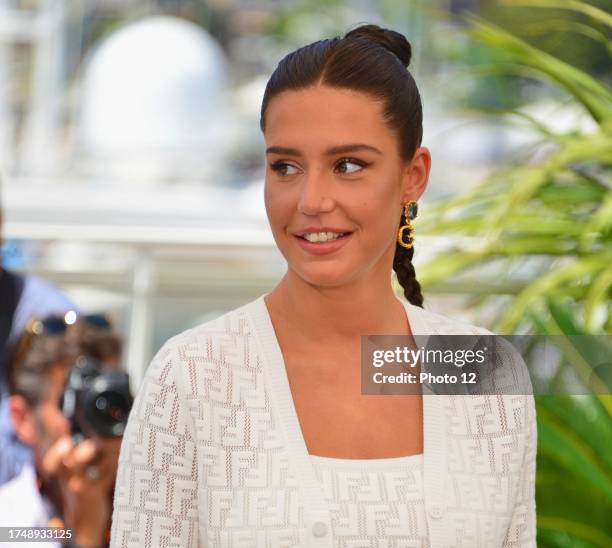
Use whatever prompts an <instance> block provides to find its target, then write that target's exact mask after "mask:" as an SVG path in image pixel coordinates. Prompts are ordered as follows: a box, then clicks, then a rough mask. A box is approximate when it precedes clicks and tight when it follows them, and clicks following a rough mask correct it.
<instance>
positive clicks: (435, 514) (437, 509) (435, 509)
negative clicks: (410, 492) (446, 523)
mask: <svg viewBox="0 0 612 548" xmlns="http://www.w3.org/2000/svg"><path fill="white" fill-rule="evenodd" d="M443 513H444V512H443V511H442V507H441V506H440V505H438V504H435V505H434V506H432V507H431V508H430V509H429V515H430V516H431V517H432V518H434V519H438V518H441V517H442V514H443Z"/></svg>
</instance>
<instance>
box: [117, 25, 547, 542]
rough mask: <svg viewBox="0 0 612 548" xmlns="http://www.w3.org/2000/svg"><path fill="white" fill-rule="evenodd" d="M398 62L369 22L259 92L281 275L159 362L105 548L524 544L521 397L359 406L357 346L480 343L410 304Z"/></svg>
mask: <svg viewBox="0 0 612 548" xmlns="http://www.w3.org/2000/svg"><path fill="white" fill-rule="evenodd" d="M410 55H411V48H410V44H409V43H408V41H407V40H406V39H405V37H403V36H402V35H401V34H399V33H397V32H394V31H391V30H387V29H382V28H379V27H377V26H375V25H365V26H361V27H358V28H356V29H353V30H351V31H350V32H348V33H347V34H346V35H345V36H344V37H343V38H334V39H332V40H322V41H319V42H315V43H313V44H310V45H308V46H306V47H303V48H300V49H298V50H297V51H295V52H293V53H291V54H289V55H288V56H287V57H285V58H284V59H283V60H282V61H281V62H280V64H279V65H278V67H277V69H276V70H275V72H274V74H273V75H272V77H271V78H270V81H269V82H268V86H267V88H266V91H265V95H264V98H263V104H262V110H261V129H262V131H263V133H264V136H265V141H266V157H267V170H266V180H265V204H266V210H267V214H268V218H269V221H270V226H271V229H272V232H273V235H274V238H275V241H276V244H277V245H278V248H279V249H280V251H281V252H282V254H283V255H284V257H285V258H286V260H287V263H288V270H287V273H286V274H285V276H284V277H283V278H282V280H281V281H280V282H279V284H278V285H277V286H276V287H275V288H274V289H273V290H272V291H271V292H270V293H268V294H266V295H263V296H261V297H259V298H258V299H256V300H255V301H252V302H250V303H248V304H246V305H244V306H242V307H240V308H238V309H235V310H232V311H230V312H228V313H226V314H225V315H223V316H222V317H220V318H218V319H216V320H213V321H211V322H208V323H206V324H204V325H201V326H199V327H196V328H194V329H191V330H189V331H187V332H184V333H182V334H180V335H178V336H177V337H174V338H173V339H171V340H170V341H168V342H167V343H166V344H165V345H164V347H163V348H162V349H161V350H160V351H159V353H158V354H157V356H156V357H155V358H154V360H153V362H152V364H151V366H150V368H149V369H148V371H147V374H146V376H145V380H144V383H143V386H142V387H141V389H140V391H139V394H138V396H137V398H136V402H135V405H134V407H133V410H132V415H131V416H130V419H129V423H128V427H127V430H126V432H125V435H124V442H123V445H122V450H121V457H120V461H119V476H118V480H117V487H116V492H115V493H116V496H115V507H114V516H113V529H112V533H111V534H112V541H111V544H112V546H113V547H120V546H166V545H167V546H227V547H238V546H249V547H251V546H254V547H259V546H262V547H267V546H329V547H331V546H419V547H434V548H435V547H440V548H448V547H450V546H464V547H470V548H474V547H487V548H491V547H494V546H505V547H510V546H535V503H534V473H535V443H536V433H535V419H534V408H533V397H532V396H520V395H519V396H473V395H472V396H456V397H455V396H446V397H445V396H436V395H426V396H425V397H423V396H422V395H421V394H413V395H402V396H396V397H384V396H381V397H371V396H367V395H363V394H361V389H360V382H361V362H360V353H361V347H360V344H361V336H362V335H404V336H412V335H432V334H443V335H444V334H482V333H488V332H487V331H486V330H483V329H482V328H478V327H475V326H470V325H465V324H462V323H459V322H457V321H454V320H451V319H449V318H446V317H444V316H441V315H438V314H434V313H432V312H429V311H426V310H425V309H424V308H422V303H423V297H422V295H421V291H420V287H419V284H418V282H417V280H416V278H415V272H414V268H413V266H412V263H411V259H412V254H413V248H412V247H411V244H412V232H411V224H410V220H411V219H406V216H408V217H409V218H412V217H414V215H415V212H416V211H415V207H414V202H416V201H417V200H418V199H419V197H420V196H421V195H422V193H423V191H424V189H425V186H426V183H427V178H428V176H429V170H430V163H431V159H430V154H429V151H428V150H427V149H426V148H425V147H421V146H420V144H421V136H422V127H421V123H422V109H421V102H420V98H419V93H418V90H417V88H416V85H415V82H414V80H413V78H412V76H411V75H410V73H409V72H408V71H407V70H406V67H407V66H408V64H409V62H410ZM391 267H393V269H394V270H395V272H396V274H397V277H398V280H399V282H400V284H401V285H402V287H403V289H404V296H405V297H406V299H407V301H406V302H403V301H400V300H398V299H397V298H396V297H395V295H394V293H393V291H392V286H391V277H390V274H391ZM517 363H518V362H517ZM519 366H520V364H519Z"/></svg>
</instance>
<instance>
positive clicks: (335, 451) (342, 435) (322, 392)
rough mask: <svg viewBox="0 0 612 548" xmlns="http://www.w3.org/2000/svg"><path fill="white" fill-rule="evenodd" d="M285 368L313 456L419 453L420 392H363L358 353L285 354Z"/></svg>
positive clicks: (375, 456) (368, 456)
mask: <svg viewBox="0 0 612 548" xmlns="http://www.w3.org/2000/svg"><path fill="white" fill-rule="evenodd" d="M285 367H286V371H287V377H288V380H289V385H290V388H291V395H292V398H293V404H294V406H295V410H296V414H297V416H298V420H299V423H300V427H301V430H302V435H303V437H304V441H305V443H306V447H307V448H308V452H309V453H310V454H312V455H319V456H325V457H335V458H344V459H379V458H391V457H401V456H406V455H414V454H417V453H422V452H423V403H422V396H421V395H363V394H362V393H361V364H360V356H359V355H357V356H355V355H352V356H349V355H346V353H343V352H340V353H338V354H327V355H326V356H325V358H324V359H321V357H319V358H318V359H317V357H315V356H312V355H311V356H308V355H306V354H296V353H293V352H289V353H287V355H286V357H285Z"/></svg>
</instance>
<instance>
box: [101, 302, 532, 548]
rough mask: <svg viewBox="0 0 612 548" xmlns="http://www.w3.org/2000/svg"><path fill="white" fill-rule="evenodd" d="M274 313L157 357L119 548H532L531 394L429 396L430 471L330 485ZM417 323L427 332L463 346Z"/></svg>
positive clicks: (134, 415) (348, 478)
mask: <svg viewBox="0 0 612 548" xmlns="http://www.w3.org/2000/svg"><path fill="white" fill-rule="evenodd" d="M415 308H416V307H415ZM264 310H265V304H264V301H263V297H260V298H259V299H258V300H256V301H253V302H251V303H248V304H247V305H244V306H242V307H240V308H237V309H235V310H232V311H230V312H228V313H226V314H224V315H222V316H221V317H219V318H217V319H215V320H213V321H210V322H207V323H206V324H203V325H201V326H199V327H196V328H194V329H191V330H188V331H185V332H184V333H182V334H180V335H178V336H176V337H174V338H172V339H170V340H169V341H168V342H167V343H166V344H165V345H164V346H163V347H162V349H161V350H160V351H159V352H158V353H157V355H156V356H155V358H154V359H153V361H152V363H151V365H150V367H149V368H148V370H147V372H146V375H145V378H144V380H143V383H142V385H141V387H140V389H139V390H138V393H137V396H136V399H135V402H134V406H133V409H132V412H131V415H130V419H129V422H128V426H127V429H126V431H125V434H124V438H123V442H122V447H121V453H120V458H119V469H118V475H117V481H116V488H115V500H114V510H113V523H112V530H111V547H112V548H136V547H138V548H153V547H156V548H157V547H167V548H174V547H176V548H179V547H180V548H185V547H198V546H202V547H215V548H216V547H220V548H230V547H231V548H243V547H244V548H246V547H249V548H259V547H262V548H289V547H307V546H321V547H332V546H341V547H353V548H354V547H371V546H380V547H386V546H396V547H400V546H401V547H408V546H410V547H419V548H425V547H427V548H460V547H462V548H491V547H495V546H499V547H504V548H518V547H523V548H524V547H535V502H534V474H535V448H536V430H535V410H534V403H533V396H524V395H503V396H502V395H486V396H482V395H481V396H477V395H457V396H434V395H424V396H423V399H424V435H425V440H426V446H425V447H426V450H425V452H424V454H423V455H422V457H423V458H422V460H421V461H420V464H419V462H417V461H416V460H415V461H414V462H412V461H411V462H410V465H408V463H406V466H399V467H394V468H391V467H389V468H385V470H382V469H380V468H377V469H375V468H371V467H370V468H365V470H364V471H359V472H358V473H357V472H356V471H350V470H349V471H348V472H347V471H342V470H339V469H335V470H334V471H333V473H331V472H330V469H329V468H326V467H325V465H324V463H323V462H322V461H319V462H318V464H317V463H314V465H313V462H312V461H308V460H307V459H306V460H300V459H302V457H304V455H301V454H300V447H299V446H297V445H296V444H295V443H294V442H293V441H292V440H295V439H299V437H300V436H301V433H300V432H297V433H296V432H291V431H288V429H287V424H297V421H295V423H287V422H286V421H285V418H284V416H285V415H286V409H285V408H283V407H282V406H280V404H279V401H281V400H283V399H284V400H286V399H287V398H290V397H291V396H290V392H289V393H282V390H280V389H279V388H278V387H279V386H284V385H282V383H281V384H279V383H277V382H271V379H274V378H275V375H277V374H278V371H280V370H281V369H282V367H283V364H282V362H279V360H278V359H277V358H276V356H277V355H276V354H275V353H274V352H271V351H270V347H269V345H270V344H276V342H273V343H269V342H266V341H267V340H273V341H275V339H274V332H273V329H272V327H271V324H270V323H269V319H268V320H267V321H265V322H264V321H263V320H262V317H263V316H262V315H265V314H266V312H264ZM407 311H408V312H409V314H411V322H412V320H413V318H414V321H415V324H414V325H415V326H416V325H417V324H416V322H417V321H419V320H418V318H417V316H416V315H420V321H421V325H424V326H425V327H423V328H422V329H423V330H425V329H431V332H432V333H440V332H442V333H444V332H447V333H452V332H453V331H457V330H458V329H459V333H466V330H465V329H464V330H463V331H461V326H462V325H463V324H459V323H458V322H455V321H454V320H450V319H448V318H445V317H444V316H440V315H436V314H433V313H430V312H428V311H425V310H422V309H419V311H413V308H412V307H410V305H407ZM413 313H414V314H415V316H412V314H413ZM262 324H265V325H262ZM411 325H412V323H411ZM473 329H480V328H473ZM262 330H263V331H262ZM445 330H446V331H445ZM468 332H469V331H468ZM276 350H277V351H278V347H276ZM266 369H268V370H266ZM286 390H287V391H288V387H287V388H286ZM434 401H435V402H438V403H436V404H435V405H436V406H438V407H435V406H434V404H433V402H434ZM434 408H435V409H439V410H440V411H439V414H436V413H437V412H436V413H434V412H432V411H430V410H432V409H434ZM279 409H280V410H281V412H279ZM296 435H297V436H298V438H296ZM428 440H429V441H428ZM432 440H433V441H432ZM436 440H437V441H436ZM428 444H429V445H428ZM436 444H438V445H439V446H437V447H436ZM428 447H429V449H428ZM428 451H429V453H428ZM436 455H437V456H436ZM440 455H444V460H443V461H440V460H439V459H440V458H441V457H440ZM305 456H306V457H308V455H305ZM392 460H393V459H392ZM352 462H353V461H349V462H348V463H347V464H352ZM428 462H429V463H430V464H428ZM431 462H436V463H437V462H443V469H441V470H438V469H437V466H438V464H436V465H435V466H436V470H435V471H434V472H435V473H433V474H432V473H428V472H427V470H428V468H427V467H428V466H430V467H431V466H432V465H431ZM304 463H306V464H307V465H304ZM415 464H416V465H415ZM364 466H366V467H367V464H365V465H364ZM423 466H424V467H425V468H423ZM343 470H344V469H343ZM428 474H429V475H428ZM304 478H306V483H305V479H304ZM438 478H446V479H444V481H442V479H440V481H438ZM310 479H312V482H313V485H314V484H316V485H317V488H316V489H314V490H313V489H311V487H310V483H309V481H310ZM317 489H320V490H317ZM428 497H431V498H430V499H428ZM341 500H342V501H344V502H341ZM428 500H430V502H427V501H428ZM431 500H433V501H434V503H433V504H432V503H431ZM442 537H443V538H444V539H445V540H444V542H440V541H434V538H437V539H439V538H442Z"/></svg>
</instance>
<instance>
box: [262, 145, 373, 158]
mask: <svg viewBox="0 0 612 548" xmlns="http://www.w3.org/2000/svg"><path fill="white" fill-rule="evenodd" d="M360 150H369V151H371V152H376V153H377V154H382V152H381V151H380V150H378V149H377V148H375V147H373V146H371V145H365V144H351V145H340V146H337V147H332V148H328V149H327V150H326V151H325V153H324V154H325V155H326V156H334V155H336V154H346V153H349V152H359V151H360ZM266 154H286V155H288V156H301V155H302V153H301V152H300V151H299V150H298V149H297V148H286V147H268V148H267V149H266Z"/></svg>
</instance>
